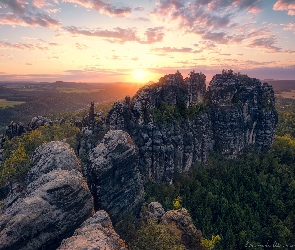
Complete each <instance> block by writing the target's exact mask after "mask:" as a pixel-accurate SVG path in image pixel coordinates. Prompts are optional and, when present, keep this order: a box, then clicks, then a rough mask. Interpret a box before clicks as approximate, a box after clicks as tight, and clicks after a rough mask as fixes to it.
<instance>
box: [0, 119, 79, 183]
mask: <svg viewBox="0 0 295 250" xmlns="http://www.w3.org/2000/svg"><path fill="white" fill-rule="evenodd" d="M78 133H79V129H78V128H77V127H74V126H70V125H69V124H68V123H65V124H62V125H53V126H49V125H47V126H42V127H40V128H39V129H38V130H34V131H31V132H27V133H25V134H23V135H21V136H19V137H14V138H13V139H12V140H11V141H9V140H7V141H6V142H5V143H4V162H3V164H2V165H0V188H1V187H2V186H3V185H4V184H5V183H7V181H10V182H19V183H22V182H23V180H24V178H25V176H26V173H27V171H28V169H29V167H30V158H31V155H32V154H33V152H34V150H35V149H36V148H37V147H38V146H40V145H41V144H42V143H46V142H50V141H53V140H62V139H66V141H67V142H68V143H69V144H70V145H71V146H72V147H73V148H74V149H76V148H77V139H76V138H77V135H78Z"/></svg>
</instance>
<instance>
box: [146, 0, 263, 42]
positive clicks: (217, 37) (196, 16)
mask: <svg viewBox="0 0 295 250" xmlns="http://www.w3.org/2000/svg"><path fill="white" fill-rule="evenodd" d="M260 4H261V0H234V1H223V0H199V1H184V0H160V1H159V2H158V3H157V4H156V8H155V9H154V10H153V11H152V12H151V15H153V16H156V17H158V18H160V19H162V20H163V21H167V19H170V21H176V22H177V23H178V26H179V28H180V29H182V30H184V31H185V32H187V33H194V34H196V35H198V36H200V37H201V38H203V39H206V40H209V41H214V42H216V43H228V42H230V41H231V39H232V35H231V34H230V33H231V32H234V30H233V28H237V27H238V25H239V24H238V23H235V22H234V18H235V17H236V16H238V15H239V14H238V13H239V12H242V11H247V12H249V13H252V14H254V13H257V12H258V11H260V10H261V6H260Z"/></svg>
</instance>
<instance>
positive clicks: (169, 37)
mask: <svg viewBox="0 0 295 250" xmlns="http://www.w3.org/2000/svg"><path fill="white" fill-rule="evenodd" d="M222 69H233V70H234V71H235V72H240V73H242V74H248V76H250V77H255V78H259V79H284V80H288V79H295V0H190V1H186V0H155V1H154V0H133V1H131V0H129V1H127V0H121V1H116V0H109V1H107V0H106V1H104V0H0V81H47V82H53V81H57V80H61V81H76V82H136V83H143V82H148V81H157V80H158V79H159V78H160V77H161V76H163V75H165V74H173V73H175V72H176V71H177V70H179V71H180V72H181V73H182V75H183V76H184V77H186V76H187V75H188V74H189V72H191V71H192V70H195V71H196V72H202V73H204V74H205V75H206V76H207V80H208V81H210V80H211V78H212V76H213V75H214V74H218V73H221V71H222Z"/></svg>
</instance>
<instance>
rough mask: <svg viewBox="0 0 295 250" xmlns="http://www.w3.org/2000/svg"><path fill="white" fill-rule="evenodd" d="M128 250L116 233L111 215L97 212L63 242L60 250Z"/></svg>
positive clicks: (101, 211)
mask: <svg viewBox="0 0 295 250" xmlns="http://www.w3.org/2000/svg"><path fill="white" fill-rule="evenodd" d="M81 249H93V250H94V249H102V250H126V249H127V247H126V245H125V243H124V241H123V240H121V239H120V236H119V235H118V234H117V233H116V232H115V230H114V228H113V225H112V222H111V220H110V217H109V215H108V214H107V213H106V212H105V211H103V210H100V211H97V212H96V213H95V214H94V215H93V216H92V217H90V218H89V219H88V220H86V221H85V222H83V223H82V225H81V226H80V227H79V228H78V229H77V230H76V231H75V232H74V234H73V236H72V237H70V238H68V239H65V240H63V241H62V244H61V245H60V247H59V248H58V250H81Z"/></svg>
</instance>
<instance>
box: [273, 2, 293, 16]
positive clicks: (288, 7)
mask: <svg viewBox="0 0 295 250" xmlns="http://www.w3.org/2000/svg"><path fill="white" fill-rule="evenodd" d="M273 10H281V11H287V13H288V15H290V16H294V15H295V2H294V0H277V2H276V3H275V4H274V6H273Z"/></svg>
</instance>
